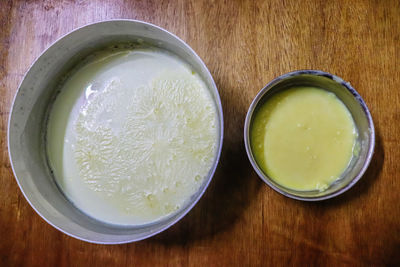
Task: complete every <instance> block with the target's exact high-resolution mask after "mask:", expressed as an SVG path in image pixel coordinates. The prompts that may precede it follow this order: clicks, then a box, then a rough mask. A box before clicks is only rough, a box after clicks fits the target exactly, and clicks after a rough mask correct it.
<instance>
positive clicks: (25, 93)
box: [8, 20, 223, 244]
mask: <svg viewBox="0 0 400 267" xmlns="http://www.w3.org/2000/svg"><path fill="white" fill-rule="evenodd" d="M116 42H139V43H146V44H149V45H152V46H156V47H159V48H161V49H165V50H168V51H170V52H172V53H174V54H175V55H177V56H179V57H180V58H182V59H183V60H184V61H186V62H187V63H188V64H189V65H191V67H192V68H193V69H194V70H195V71H196V72H197V73H198V74H199V75H200V76H201V77H202V79H203V80H204V82H205V83H206V85H207V87H208V88H209V90H210V92H211V94H212V96H213V98H214V101H215V105H216V107H217V111H218V122H219V139H218V146H217V147H218V149H217V156H216V158H215V161H214V164H213V166H212V168H211V170H210V171H209V174H208V177H207V178H206V179H205V181H204V183H203V184H202V186H201V187H200V189H199V191H198V192H197V193H196V194H195V195H193V196H192V198H191V199H190V201H188V202H189V203H188V204H187V205H186V206H184V207H182V208H181V209H180V210H179V211H178V212H177V213H174V214H172V215H171V216H169V217H167V218H165V219H162V220H160V221H157V222H154V223H151V224H146V225H142V226H117V225H110V224H106V223H103V222H100V221H97V220H94V219H92V218H90V217H89V216H87V215H85V214H84V213H83V212H81V211H80V210H78V209H77V208H75V207H74V206H73V205H72V204H71V202H69V201H68V200H67V199H66V198H65V197H64V195H63V194H62V192H60V190H59V188H58V187H57V185H56V183H55V180H54V178H53V176H52V174H51V172H50V169H49V167H48V165H47V163H46V154H45V149H44V147H45V144H44V143H45V140H44V133H45V127H46V121H45V118H46V112H47V110H48V107H49V104H51V103H50V102H51V99H52V96H53V95H54V93H55V91H56V89H57V85H58V83H59V82H60V79H61V78H62V76H63V75H65V73H66V72H67V71H68V70H70V69H71V68H72V67H73V66H75V65H76V64H77V63H78V62H79V61H80V60H82V59H83V58H85V57H86V56H88V55H90V54H91V53H92V52H93V51H95V50H98V49H100V48H102V47H104V46H108V45H110V44H112V43H116ZM222 139H223V114H222V106H221V100H220V98H219V94H218V90H217V87H216V85H215V83H214V80H213V78H212V76H211V74H210V72H209V71H208V69H207V67H206V66H205V65H204V63H203V62H202V60H201V59H200V58H199V56H197V55H196V53H195V52H194V51H193V50H192V49H191V48H190V47H189V46H188V45H187V44H185V43H184V42H183V41H182V40H180V39H179V38H178V37H176V36H175V35H173V34H171V33H169V32H168V31H166V30H164V29H162V28H160V27H157V26H155V25H152V24H149V23H145V22H141V21H135V20H110V21H103V22H99V23H95V24H91V25H87V26H84V27H82V28H79V29H77V30H75V31H73V32H71V33H69V34H67V35H65V36H64V37H62V38H61V39H59V40H58V41H56V42H55V43H54V44H53V45H51V46H50V47H49V48H48V49H47V50H46V51H44V52H43V54H42V55H41V56H40V57H39V58H38V59H37V60H36V61H35V62H34V63H33V65H32V66H31V68H30V69H29V71H28V72H27V73H26V75H25V77H24V79H23V81H22V82H21V84H20V87H19V89H18V91H17V93H16V95H15V98H14V102H13V105H12V108H11V112H10V118H9V125H8V151H9V156H10V160H11V165H12V168H13V171H14V175H15V178H16V180H17V182H18V185H19V187H20V188H21V191H22V193H23V194H24V196H25V198H26V199H27V201H28V202H29V204H30V205H31V206H32V208H33V209H34V210H35V211H36V212H37V213H38V214H39V215H40V216H41V217H42V218H43V219H44V220H46V221H47V222H48V223H49V224H51V225H52V226H54V227H55V228H57V229H58V230H60V231H62V232H64V233H65V234H68V235H70V236H72V237H75V238H78V239H81V240H84V241H88V242H93V243H102V244H119V243H127V242H133V241H138V240H141V239H144V238H148V237H150V236H153V235H155V234H157V233H159V232H161V231H163V230H165V229H167V228H168V227H170V226H171V225H173V224H175V223H176V222H177V221H179V220H180V219H181V218H182V217H183V216H185V214H186V213H188V212H189V211H190V210H191V209H192V208H193V206H194V205H195V204H196V203H197V201H198V200H199V199H200V198H201V196H202V195H203V193H204V191H205V190H206V188H207V186H208V184H209V183H210V181H211V179H212V177H213V175H214V172H215V169H216V167H217V164H218V161H219V156H220V153H221V148H222Z"/></svg>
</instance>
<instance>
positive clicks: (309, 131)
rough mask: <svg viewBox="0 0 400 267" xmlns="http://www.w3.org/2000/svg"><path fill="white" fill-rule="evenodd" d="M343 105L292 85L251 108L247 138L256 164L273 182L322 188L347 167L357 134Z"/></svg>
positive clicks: (329, 95) (318, 92)
mask: <svg viewBox="0 0 400 267" xmlns="http://www.w3.org/2000/svg"><path fill="white" fill-rule="evenodd" d="M357 135H358V134H357V129H356V127H355V124H354V121H353V118H352V116H351V114H350V112H349V110H348V109H347V108H346V106H345V105H344V104H343V103H342V102H341V101H340V100H339V99H338V98H337V97H336V96H335V94H333V93H331V92H328V91H325V90H323V89H319V88H314V87H293V88H290V89H287V90H285V91H282V92H280V93H277V94H275V95H274V96H272V97H271V98H270V99H269V100H267V101H266V102H265V103H264V104H263V105H262V106H261V107H260V108H259V109H258V111H256V114H255V117H254V119H253V122H252V125H251V128H250V142H251V148H252V150H253V154H254V157H255V159H256V162H257V164H258V165H259V167H260V168H261V169H262V170H263V171H264V172H265V173H266V174H267V175H268V176H269V177H270V178H271V179H272V180H274V181H275V182H276V183H278V184H280V185H282V186H284V187H286V188H289V189H293V190H298V191H311V190H320V191H323V190H325V189H326V188H328V187H329V185H330V184H332V183H333V182H334V181H335V180H337V179H338V178H339V177H340V176H341V174H342V173H343V172H344V171H345V170H346V168H347V166H348V165H349V163H350V161H351V159H352V157H353V150H354V147H355V144H356V139H357Z"/></svg>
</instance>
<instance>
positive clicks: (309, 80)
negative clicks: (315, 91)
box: [244, 70, 375, 201]
mask: <svg viewBox="0 0 400 267" xmlns="http://www.w3.org/2000/svg"><path fill="white" fill-rule="evenodd" d="M292 86H313V87H319V88H323V89H325V90H328V91H330V92H333V93H334V94H335V95H336V96H337V97H338V98H339V99H340V100H341V101H342V102H343V103H344V104H345V105H346V107H347V108H348V109H349V111H350V113H351V115H352V117H353V119H354V122H355V125H356V127H357V129H358V140H357V143H358V145H359V148H360V151H359V153H358V155H357V156H354V157H353V159H352V161H351V162H350V164H349V166H348V168H347V169H346V170H345V171H344V173H343V174H342V176H341V177H339V179H338V180H336V181H335V182H334V183H332V184H331V185H330V186H329V187H328V188H327V189H326V190H324V191H322V192H321V191H319V190H313V191H296V190H292V189H289V188H285V187H283V186H281V185H280V184H278V183H276V182H275V181H273V180H272V179H271V178H270V177H268V175H267V174H266V173H264V172H263V171H262V170H261V168H260V167H259V166H258V165H257V162H256V160H255V159H254V155H253V151H252V149H251V145H250V126H251V124H252V120H253V114H255V111H257V109H258V107H259V106H260V104H263V103H264V102H265V101H266V100H267V99H268V98H269V97H271V96H272V95H273V94H274V93H276V92H278V91H280V90H284V89H286V88H289V87H292ZM244 142H245V146H246V151H247V155H248V157H249V160H250V162H251V165H252V166H253V168H254V169H255V171H256V172H257V174H258V176H260V178H261V179H262V180H263V181H264V182H265V183H266V184H268V185H269V186H270V187H272V188H273V189H274V190H276V191H277V192H279V193H281V194H283V195H285V196H287V197H290V198H294V199H298V200H305V201H317V200H324V199H328V198H332V197H335V196H337V195H339V194H342V193H343V192H345V191H346V190H348V189H349V188H350V187H352V186H353V185H354V184H355V183H356V182H357V181H358V180H359V179H360V178H361V177H362V175H363V174H364V172H365V170H366V169H367V167H368V165H369V163H370V161H371V158H372V154H373V151H374V146H375V130H374V124H373V121H372V117H371V114H370V112H369V110H368V108H367V105H366V104H365V102H364V100H363V99H362V98H361V96H360V95H359V94H358V93H357V91H356V90H354V88H353V87H352V86H351V85H350V83H347V82H345V81H343V80H342V79H341V78H339V77H337V76H335V75H332V74H330V73H327V72H323V71H318V70H300V71H294V72H290V73H287V74H284V75H282V76H279V77H278V78H276V79H274V80H273V81H271V82H270V83H269V84H267V85H266V86H265V87H264V88H263V89H262V90H261V91H260V92H259V93H258V94H257V96H256V97H255V98H254V100H253V102H252V103H251V105H250V108H249V110H248V112H247V116H246V121H245V126H244Z"/></svg>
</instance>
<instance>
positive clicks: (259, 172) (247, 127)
mask: <svg viewBox="0 0 400 267" xmlns="http://www.w3.org/2000/svg"><path fill="white" fill-rule="evenodd" d="M301 75H314V76H323V77H325V78H328V79H331V80H333V81H335V82H337V83H339V84H341V85H342V86H343V87H344V88H346V89H347V90H348V91H349V92H350V93H351V94H352V96H353V97H354V98H355V99H356V101H357V102H358V103H359V104H360V105H361V107H362V110H363V114H364V116H365V117H366V119H367V121H368V128H369V137H370V140H369V143H368V152H367V157H366V159H365V161H364V162H363V165H362V168H361V169H360V171H359V172H358V173H357V175H356V176H355V177H354V178H353V179H352V180H351V181H350V182H349V183H348V184H347V185H345V186H344V187H342V188H340V189H339V190H337V191H334V192H332V193H330V194H327V195H321V196H317V197H302V196H298V195H295V194H292V193H290V192H287V191H285V190H283V189H281V188H279V187H277V186H276V185H275V184H274V183H273V182H272V181H271V178H270V177H268V176H267V175H266V174H265V173H264V172H263V171H262V170H261V168H260V167H259V166H258V164H257V162H256V160H255V158H254V155H253V152H252V149H251V145H250V123H251V120H252V118H253V114H254V110H255V108H256V107H257V106H258V104H259V102H260V100H261V99H262V97H263V96H264V95H265V94H266V93H267V92H268V91H269V90H271V89H272V88H273V87H274V86H275V85H276V84H277V83H278V82H280V81H281V80H284V79H287V78H290V77H294V76H301ZM243 136H244V144H245V148H246V153H247V157H248V158H249V161H250V163H251V165H252V167H253V169H254V170H255V171H256V173H257V175H258V176H259V177H260V178H261V179H262V180H263V181H264V182H265V183H266V184H267V185H268V186H270V187H271V188H272V189H273V190H275V191H276V192H278V193H280V194H282V195H284V196H286V197H289V198H292V199H296V200H302V201H310V202H311V201H321V200H326V199H330V198H333V197H336V196H338V195H340V194H342V193H344V192H346V191H347V190H349V189H350V188H351V187H353V186H354V185H355V184H356V183H357V182H358V181H359V180H360V179H361V177H362V176H363V175H364V173H365V171H366V170H367V168H368V166H369V164H370V162H371V159H372V156H373V154H374V149H375V128H374V123H373V120H372V116H371V113H370V111H369V109H368V107H367V105H366V103H365V101H364V100H363V98H362V97H361V95H360V94H359V93H358V92H357V91H356V90H355V89H354V88H353V87H352V86H351V84H350V83H349V82H346V81H344V80H343V79H342V78H340V77H338V76H336V75H334V74H331V73H328V72H325V71H321V70H311V69H303V70H295V71H291V72H288V73H285V74H282V75H280V76H278V77H276V78H274V79H273V80H272V81H270V82H269V83H267V85H265V86H264V87H263V88H262V89H261V90H260V91H259V92H258V93H257V95H256V96H255V97H254V99H253V101H252V102H251V104H250V106H249V109H248V111H247V114H246V119H245V124H244V135H243Z"/></svg>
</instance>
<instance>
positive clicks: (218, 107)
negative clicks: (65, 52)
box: [6, 18, 224, 245]
mask: <svg viewBox="0 0 400 267" xmlns="http://www.w3.org/2000/svg"><path fill="white" fill-rule="evenodd" d="M113 22H127V23H137V24H142V25H145V26H149V27H151V28H155V29H157V30H159V31H161V32H164V33H166V34H167V35H170V36H171V37H172V38H173V39H175V40H176V41H177V42H178V43H181V44H182V45H183V46H184V47H185V48H187V49H188V50H189V51H190V52H191V53H192V56H193V58H194V59H195V60H196V61H197V62H198V63H199V64H200V65H201V66H202V67H203V68H204V71H205V73H206V74H207V75H209V77H211V84H212V86H213V88H211V89H210V91H211V90H214V88H215V91H216V97H215V99H214V97H213V99H214V101H215V106H216V113H217V115H218V122H219V124H220V127H219V129H218V139H217V140H218V147H217V149H216V155H215V159H214V162H213V166H212V167H211V169H210V171H209V175H208V176H207V177H206V179H207V180H206V182H205V184H204V187H203V188H202V189H201V190H200V189H199V191H198V192H197V193H198V196H197V197H196V198H195V199H193V200H190V201H189V203H188V204H187V205H186V208H185V211H184V212H182V213H181V214H179V216H177V217H176V218H175V219H173V220H171V221H170V222H169V223H167V224H166V225H165V226H164V227H161V228H160V229H158V230H157V231H151V232H150V233H149V234H147V235H145V236H143V237H140V238H131V239H129V240H128V239H127V240H123V241H96V240H90V239H88V238H85V237H82V236H79V235H76V234H74V233H70V232H69V231H68V230H65V229H63V227H62V226H59V225H56V224H55V223H53V222H52V221H51V220H50V219H48V218H47V217H45V216H44V215H43V214H42V213H41V212H40V211H39V210H38V209H37V208H36V207H35V205H34V204H32V202H31V200H30V199H29V198H28V197H27V193H26V192H25V190H24V188H23V187H22V185H21V183H20V181H19V178H18V176H17V174H16V171H15V168H14V163H13V161H14V160H13V157H12V151H11V149H12V148H11V146H10V129H11V123H12V117H13V110H14V108H15V102H16V99H17V97H18V96H19V92H20V89H21V86H22V84H23V83H24V80H25V78H26V77H27V75H29V73H30V72H31V69H32V68H33V66H34V65H35V64H36V63H37V61H39V60H40V59H41V58H42V57H43V56H44V55H45V54H46V53H47V52H48V50H49V49H50V48H51V47H53V46H54V45H55V44H57V43H59V42H61V41H62V40H63V39H65V38H68V36H69V35H70V34H72V33H74V32H77V31H79V30H82V29H84V28H87V27H91V26H94V25H97V24H104V23H113ZM178 56H179V55H178ZM183 60H184V59H183ZM9 110H10V112H9V115H8V123H7V141H6V142H7V150H8V158H9V161H10V166H11V170H12V173H13V176H14V178H15V180H16V182H17V184H18V187H19V190H20V191H21V193H22V195H23V196H24V198H25V200H26V201H27V202H28V203H29V205H30V206H31V207H32V209H33V210H34V211H35V212H36V214H38V215H39V216H40V217H41V218H42V219H43V220H44V221H45V222H47V223H48V224H49V225H51V226H52V227H54V228H55V229H57V230H59V231H60V232H62V233H64V234H66V235H67V236H70V237H73V238H76V239H78V240H81V241H85V242H88V243H93V244H105V245H114V244H127V243H132V242H137V241H141V240H144V239H148V238H150V237H152V236H154V235H157V234H159V233H161V232H164V231H165V230H167V229H168V228H170V227H171V226H173V225H175V224H176V223H178V222H179V221H181V220H182V218H183V217H185V216H186V215H187V214H188V213H189V212H190V211H191V210H192V209H193V208H194V206H195V205H196V204H197V203H198V202H199V201H200V199H201V198H202V197H203V195H204V193H205V191H206V190H207V188H208V186H209V184H210V183H211V181H212V180H213V178H214V175H215V172H216V169H217V167H218V165H219V161H220V158H221V153H222V147H223V139H224V114H223V108H222V101H221V96H220V93H219V90H218V87H217V85H216V83H215V80H214V78H213V76H212V75H211V72H210V70H209V69H208V67H207V66H206V64H205V63H204V61H203V60H202V58H201V57H200V56H199V55H198V54H197V53H196V52H195V51H194V49H193V48H192V47H191V46H190V45H189V44H187V43H186V42H185V41H184V40H182V39H181V38H180V37H178V36H177V35H175V34H174V33H172V32H170V31H168V30H166V29H165V28H163V27H161V26H157V25H155V24H153V23H149V22H146V21H143V20H137V19H123V18H121V19H119V18H116V19H104V20H97V21H94V22H90V23H86V24H84V25H82V26H79V27H76V28H73V29H72V30H70V31H68V32H67V33H65V34H63V35H61V36H60V37H58V38H57V39H55V40H54V41H52V42H51V43H50V44H49V45H47V47H46V48H45V49H44V50H43V51H41V52H40V53H39V55H38V56H37V57H36V58H34V59H33V61H32V63H31V64H30V65H29V67H28V68H27V70H26V71H25V73H24V75H23V76H22V79H21V80H20V82H19V83H18V87H17V89H16V90H15V93H14V96H13V99H12V101H11V105H10V107H9ZM58 190H60V189H58ZM61 194H62V192H61ZM122 227H123V226H122Z"/></svg>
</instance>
